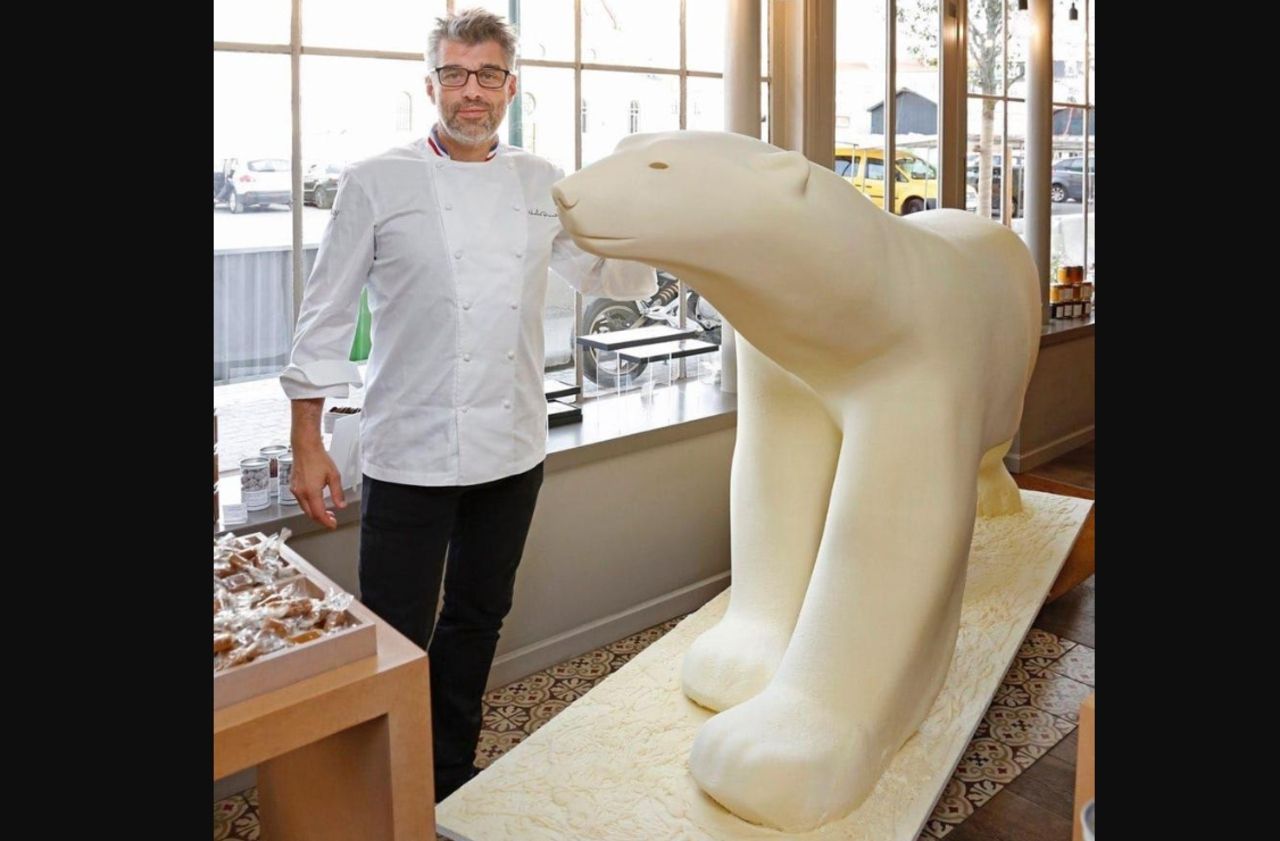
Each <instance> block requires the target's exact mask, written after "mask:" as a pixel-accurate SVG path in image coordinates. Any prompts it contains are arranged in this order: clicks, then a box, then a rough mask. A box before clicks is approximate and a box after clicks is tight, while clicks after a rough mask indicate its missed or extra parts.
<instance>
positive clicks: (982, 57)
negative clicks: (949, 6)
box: [968, 0, 1004, 96]
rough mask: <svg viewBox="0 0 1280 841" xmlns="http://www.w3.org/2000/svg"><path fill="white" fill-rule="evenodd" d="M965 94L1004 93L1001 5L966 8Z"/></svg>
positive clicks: (993, 1) (977, 0)
mask: <svg viewBox="0 0 1280 841" xmlns="http://www.w3.org/2000/svg"><path fill="white" fill-rule="evenodd" d="M968 36H969V92H970V93H985V94H994V95H997V96H998V95H1000V94H1003V93H1004V3H1003V2H1001V0H974V2H971V3H970V4H969V29H968Z"/></svg>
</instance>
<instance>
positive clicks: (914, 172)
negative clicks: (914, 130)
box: [836, 143, 938, 216]
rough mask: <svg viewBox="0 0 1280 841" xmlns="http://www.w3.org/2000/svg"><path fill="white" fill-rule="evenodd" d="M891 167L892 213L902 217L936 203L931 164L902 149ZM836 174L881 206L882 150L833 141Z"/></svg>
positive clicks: (882, 190) (936, 194) (935, 179)
mask: <svg viewBox="0 0 1280 841" xmlns="http://www.w3.org/2000/svg"><path fill="white" fill-rule="evenodd" d="M894 169H895V173H894V179H895V182H896V183H895V186H894V189H893V201H894V213H897V214H898V215H899V216H906V215H907V214H909V213H916V212H918V211H921V210H925V209H933V208H935V207H937V206H938V171H937V170H936V169H934V167H933V165H932V164H930V163H929V162H928V161H926V160H925V159H924V158H921V157H918V156H916V155H913V154H912V153H911V152H908V151H906V150H905V149H904V150H899V151H898V153H897V166H896V167H895V168H894ZM836 175H839V176H841V177H843V178H844V179H845V180H846V181H848V182H849V183H850V184H852V185H853V186H854V187H856V188H857V189H858V190H859V191H860V192H861V193H862V194H863V195H864V196H866V197H867V198H869V199H871V200H873V201H875V202H876V203H877V204H879V205H881V206H882V207H883V206H884V149H881V148H876V147H872V146H855V145H852V144H847V143H837V144H836Z"/></svg>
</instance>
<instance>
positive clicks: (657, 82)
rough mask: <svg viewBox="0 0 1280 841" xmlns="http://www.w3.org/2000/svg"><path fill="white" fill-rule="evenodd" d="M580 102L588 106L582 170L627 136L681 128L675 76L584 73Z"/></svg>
mask: <svg viewBox="0 0 1280 841" xmlns="http://www.w3.org/2000/svg"><path fill="white" fill-rule="evenodd" d="M582 100H583V102H584V103H586V104H587V106H588V110H587V118H586V126H587V131H585V132H583V134H582V165H583V166H586V165H587V164H589V163H592V162H593V161H597V160H599V159H600V158H603V157H604V156H606V155H608V154H610V153H612V152H613V150H614V147H615V146H617V145H618V141H619V140H621V139H622V138H623V137H625V136H626V135H628V134H634V133H636V132H645V133H649V132H655V131H675V130H677V129H679V128H680V107H679V101H680V84H679V81H678V79H677V77H675V76H669V75H665V74H661V75H660V74H656V73H654V74H648V73H613V72H602V71H592V70H584V71H583V72H582ZM633 129H634V130H633Z"/></svg>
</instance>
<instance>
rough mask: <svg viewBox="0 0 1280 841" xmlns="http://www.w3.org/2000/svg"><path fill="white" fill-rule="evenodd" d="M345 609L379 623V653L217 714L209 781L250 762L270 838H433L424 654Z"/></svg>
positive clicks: (315, 574) (310, 571)
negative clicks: (211, 777) (256, 767)
mask: <svg viewBox="0 0 1280 841" xmlns="http://www.w3.org/2000/svg"><path fill="white" fill-rule="evenodd" d="M282 554H283V555H284V556H286V557H287V559H288V560H289V562H290V563H292V564H294V565H295V566H297V567H298V568H299V569H301V570H303V571H304V572H305V573H306V574H307V575H308V576H309V577H311V578H312V580H314V581H316V582H317V583H319V584H320V585H321V586H323V587H334V588H336V589H340V588H337V587H336V585H334V584H333V583H332V582H331V581H330V580H329V579H328V578H326V577H325V576H324V575H323V574H322V573H320V572H319V571H318V570H316V569H315V567H313V566H311V565H310V564H308V563H307V562H306V561H305V560H303V559H302V558H301V557H300V556H299V555H298V554H297V553H296V552H294V551H292V550H291V549H289V548H288V547H285V548H284V549H283V553H282ZM350 610H351V612H352V613H354V614H356V615H358V616H359V617H360V618H362V619H365V620H366V621H369V622H373V623H375V624H376V626H377V635H378V653H377V656H376V657H366V658H365V659H363V660H358V661H356V662H354V663H349V664H347V665H345V666H340V667H338V668H336V669H333V670H331V671H328V672H325V673H323V674H320V675H316V676H315V677H311V678H307V679H306V680H302V681H299V682H298V683H294V684H290V685H289V686H285V687H283V688H281V689H277V690H276V691H274V692H268V693H266V694H263V695H258V696H256V697H254V698H250V699H248V700H245V701H242V702H240V703H238V704H234V705H232V706H228V707H224V708H223V709H221V710H217V711H215V712H214V714H213V778H214V779H215V780H218V779H221V778H223V777H226V776H227V775H229V774H234V773H236V772H237V771H242V770H244V769H245V768H249V767H252V766H254V765H257V766H258V804H259V806H258V815H259V819H260V821H261V826H262V837H263V838H267V839H270V841H330V839H333V841H338V839H344V841H347V840H348V839H352V838H360V839H362V841H384V839H385V841H433V839H434V838H435V808H434V802H435V798H434V781H433V779H432V765H431V718H430V693H429V691H428V680H429V678H428V672H427V655H426V654H425V653H424V652H423V651H422V649H420V648H418V647H417V646H416V645H414V644H413V643H411V642H409V640H408V639H406V638H405V637H404V636H402V635H401V634H400V633H398V632H397V631H396V630H395V629H394V628H392V627H391V626H390V625H388V624H386V623H385V622H383V621H382V620H381V619H379V618H378V617H377V616H375V615H374V614H373V613H372V612H371V611H369V610H368V608H366V607H365V606H364V605H362V604H360V603H359V602H352V605H351V608H350Z"/></svg>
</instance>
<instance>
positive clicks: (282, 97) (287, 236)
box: [213, 53, 293, 383]
mask: <svg viewBox="0 0 1280 841" xmlns="http://www.w3.org/2000/svg"><path fill="white" fill-rule="evenodd" d="M213 126H214V128H213V189H214V205H213V380H214V382H215V383H219V382H229V381H232V380H240V379H247V378H253V377H264V376H274V375H276V374H278V373H279V372H280V370H281V368H283V367H284V365H285V363H286V362H287V360H288V355H289V348H290V346H291V340H292V320H293V269H292V262H293V257H292V252H293V249H292V241H293V238H292V230H293V223H292V216H291V214H290V213H289V206H290V202H291V195H290V191H291V186H292V173H291V161H290V146H291V144H290V137H289V58H288V56H283V55H253V54H245V53H214V56H213Z"/></svg>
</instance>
